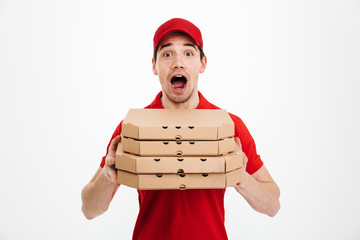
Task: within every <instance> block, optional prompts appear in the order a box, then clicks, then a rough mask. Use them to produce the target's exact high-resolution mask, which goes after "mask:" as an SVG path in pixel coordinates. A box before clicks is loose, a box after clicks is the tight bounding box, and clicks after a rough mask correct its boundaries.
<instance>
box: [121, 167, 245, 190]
mask: <svg viewBox="0 0 360 240" xmlns="http://www.w3.org/2000/svg"><path fill="white" fill-rule="evenodd" d="M242 178H243V170H242V168H239V169H236V170H234V171H231V172H228V173H209V174H201V173H189V174H135V173H130V172H126V171H123V170H117V181H118V183H119V184H123V185H126V186H128V187H132V188H136V189H140V190H163V189H180V190H184V189H218V188H226V187H229V186H234V185H235V184H236V183H238V182H241V181H242Z"/></svg>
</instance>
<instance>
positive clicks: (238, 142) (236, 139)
mask: <svg viewBox="0 0 360 240" xmlns="http://www.w3.org/2000/svg"><path fill="white" fill-rule="evenodd" d="M235 142H236V144H237V145H238V146H239V148H240V150H241V154H242V160H243V167H242V169H243V180H242V182H244V181H246V177H247V174H246V165H247V162H248V158H247V156H246V154H245V153H244V152H243V151H242V146H241V142H240V138H238V137H236V138H235ZM240 184H241V182H239V183H237V184H236V185H235V186H239V185H240Z"/></svg>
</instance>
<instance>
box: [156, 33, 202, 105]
mask: <svg viewBox="0 0 360 240" xmlns="http://www.w3.org/2000/svg"><path fill="white" fill-rule="evenodd" d="M152 65H153V72H154V74H155V75H158V76H159V80H160V84H161V87H162V90H163V93H165V94H166V96H167V98H168V99H169V100H171V101H172V102H174V103H184V102H186V101H188V100H189V99H190V98H191V97H192V96H194V94H197V90H198V78H199V73H203V72H204V71H205V68H206V57H205V56H204V57H203V59H202V60H200V52H199V49H198V47H197V46H196V45H195V43H194V41H193V40H192V39H191V38H190V37H189V36H187V35H184V34H169V35H168V36H165V37H164V38H163V39H162V40H161V42H160V43H159V50H158V52H157V58H156V62H155V60H154V59H153V60H152Z"/></svg>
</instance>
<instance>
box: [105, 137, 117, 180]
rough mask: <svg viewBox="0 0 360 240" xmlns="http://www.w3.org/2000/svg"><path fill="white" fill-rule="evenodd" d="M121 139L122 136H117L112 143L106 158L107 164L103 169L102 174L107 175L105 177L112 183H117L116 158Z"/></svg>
mask: <svg viewBox="0 0 360 240" xmlns="http://www.w3.org/2000/svg"><path fill="white" fill-rule="evenodd" d="M120 141H121V136H120V135H119V136H116V137H115V138H114V139H113V140H112V141H111V143H110V146H109V149H108V154H107V156H106V159H105V165H104V168H103V169H102V174H104V175H105V179H106V180H108V181H109V182H110V183H114V184H117V180H116V169H115V160H116V148H117V145H118V143H119V142H120Z"/></svg>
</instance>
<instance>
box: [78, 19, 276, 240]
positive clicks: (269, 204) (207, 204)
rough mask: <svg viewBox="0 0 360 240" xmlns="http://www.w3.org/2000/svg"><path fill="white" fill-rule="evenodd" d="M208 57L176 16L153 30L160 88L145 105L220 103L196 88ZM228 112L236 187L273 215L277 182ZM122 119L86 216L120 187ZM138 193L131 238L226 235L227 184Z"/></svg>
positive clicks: (88, 195) (90, 190)
mask: <svg viewBox="0 0 360 240" xmlns="http://www.w3.org/2000/svg"><path fill="white" fill-rule="evenodd" d="M206 63H207V59H206V56H205V55H204V53H203V42H202V36H201V32H200V30H199V29H198V28H197V27H196V26H195V25H193V24H192V23H191V22H189V21H187V20H184V19H179V18H175V19H171V20H169V21H167V22H165V23H164V24H162V25H161V26H160V27H159V28H158V29H157V31H156V32H155V36H154V57H153V59H152V68H153V72H154V74H155V75H158V76H159V80H160V84H161V88H162V91H161V92H160V93H158V95H157V96H156V98H155V100H154V101H153V102H152V103H151V104H150V105H148V106H147V107H146V108H172V109H182V108H197V109H218V107H216V106H215V105H213V104H211V103H209V102H208V101H207V100H206V99H205V98H204V96H203V95H202V94H201V93H200V92H199V91H198V77H199V73H203V72H204V71H205V68H206ZM230 117H231V118H232V119H233V121H234V124H235V137H236V138H235V139H236V142H237V144H238V145H239V147H240V148H242V150H243V152H244V153H245V155H244V156H245V157H244V165H245V166H246V171H245V170H244V178H243V181H242V182H240V183H238V184H236V185H235V189H236V190H237V191H238V192H239V193H240V194H241V195H242V196H243V197H244V198H245V199H246V201H247V202H248V203H249V204H250V206H251V207H252V208H254V209H255V210H256V211H258V212H261V213H264V214H267V215H269V216H274V215H275V214H276V213H277V212H278V210H279V208H280V203H279V195H280V191H279V188H278V187H277V185H276V183H275V182H274V180H273V179H272V178H271V176H270V174H269V172H268V171H267V169H266V168H265V166H264V165H263V162H262V160H261V159H260V156H259V155H258V154H257V152H256V146H255V143H254V140H253V138H252V137H251V135H250V133H249V131H248V130H247V128H246V126H245V125H244V123H243V122H242V121H241V119H240V118H238V117H237V116H235V115H233V114H230ZM121 124H122V123H120V124H119V126H118V127H117V128H116V130H115V132H114V134H113V136H112V138H111V141H110V143H109V145H108V151H107V155H106V156H104V157H103V159H102V162H101V164H100V167H99V169H98V170H97V172H96V173H95V175H94V177H93V178H92V179H91V181H90V183H88V184H87V185H86V186H85V187H84V189H83V191H82V200H83V206H82V211H83V213H84V215H85V216H86V217H87V218H88V219H92V218H94V217H96V216H98V215H100V214H102V213H104V212H105V211H106V210H107V209H108V207H109V204H110V202H111V200H112V198H113V196H114V194H115V193H116V191H117V189H118V188H119V185H118V184H117V182H116V171H115V168H114V163H115V152H116V146H117V144H118V143H119V142H120V141H121V137H120V134H121ZM244 169H245V168H244ZM138 194H139V205H140V208H139V215H138V218H137V221H136V224H135V229H134V233H133V239H196V240H199V239H207V240H209V239H227V234H226V230H225V226H224V219H225V213H224V194H225V189H188V190H138Z"/></svg>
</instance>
